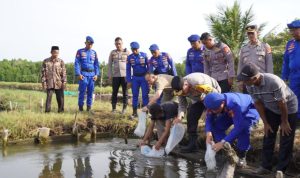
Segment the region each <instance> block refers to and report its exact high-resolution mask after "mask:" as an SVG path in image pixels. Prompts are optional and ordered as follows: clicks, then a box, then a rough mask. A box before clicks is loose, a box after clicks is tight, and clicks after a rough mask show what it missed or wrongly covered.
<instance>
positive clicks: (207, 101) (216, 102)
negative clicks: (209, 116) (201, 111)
mask: <svg viewBox="0 0 300 178" xmlns="http://www.w3.org/2000/svg"><path fill="white" fill-rule="evenodd" d="M223 101H225V96H224V94H221V93H209V94H208V95H206V96H205V98H204V106H205V107H206V108H207V109H212V110H216V109H219V108H220V106H221V104H222V102H223Z"/></svg>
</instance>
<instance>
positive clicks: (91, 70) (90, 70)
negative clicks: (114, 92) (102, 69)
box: [81, 69, 95, 72]
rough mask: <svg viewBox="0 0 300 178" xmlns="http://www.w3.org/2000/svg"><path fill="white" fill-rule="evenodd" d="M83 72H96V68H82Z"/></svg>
mask: <svg viewBox="0 0 300 178" xmlns="http://www.w3.org/2000/svg"><path fill="white" fill-rule="evenodd" d="M81 71H82V72H94V71H95V70H94V69H81Z"/></svg>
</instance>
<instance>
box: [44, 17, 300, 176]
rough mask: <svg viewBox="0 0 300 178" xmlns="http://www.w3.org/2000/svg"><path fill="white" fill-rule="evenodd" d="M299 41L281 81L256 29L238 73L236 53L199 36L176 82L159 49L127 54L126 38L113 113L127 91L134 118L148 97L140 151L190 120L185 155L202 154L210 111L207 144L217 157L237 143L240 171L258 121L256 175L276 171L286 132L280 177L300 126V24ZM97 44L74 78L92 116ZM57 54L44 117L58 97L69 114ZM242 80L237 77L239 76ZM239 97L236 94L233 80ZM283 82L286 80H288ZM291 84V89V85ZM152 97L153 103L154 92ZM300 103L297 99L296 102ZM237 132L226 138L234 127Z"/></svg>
mask: <svg viewBox="0 0 300 178" xmlns="http://www.w3.org/2000/svg"><path fill="white" fill-rule="evenodd" d="M287 26H288V28H289V29H290V32H291V35H292V36H293V39H292V40H290V41H289V42H288V43H287V46H286V51H285V54H284V62H283V67H282V79H281V78H280V77H278V76H276V75H274V74H273V59H272V51H271V47H270V46H269V45H268V44H267V43H264V42H261V41H260V40H259V39H258V27H257V26H256V25H248V26H247V27H246V35H247V37H248V39H249V42H248V43H247V44H245V45H244V46H243V47H242V48H241V50H240V55H239V61H238V68H237V73H236V72H235V68H234V59H233V55H232V53H231V50H230V48H229V47H228V46H227V45H226V44H224V43H222V42H217V41H215V40H214V38H213V36H212V35H211V34H209V33H207V32H205V33H203V34H202V35H201V36H198V35H191V36H190V37H189V38H188V41H189V42H190V44H191V48H190V49H189V50H188V52H187V56H186V61H185V66H186V76H185V77H179V76H177V72H176V68H175V64H174V61H173V60H172V58H171V57H170V55H169V54H168V53H166V52H161V51H160V49H159V47H158V45H156V44H153V45H151V46H150V48H149V50H150V52H151V54H152V56H151V58H148V56H147V54H146V53H144V52H141V51H139V48H140V46H139V43H137V42H132V43H130V47H131V54H130V52H129V50H127V49H126V48H123V42H122V39H121V38H120V37H117V38H116V39H115V46H116V49H115V50H113V51H111V53H110V55H109V60H108V77H109V79H110V80H112V87H113V93H112V100H111V104H112V112H114V113H115V112H116V104H117V95H118V90H119V87H120V86H122V90H123V109H122V113H124V112H125V111H126V108H127V105H128V92H127V90H128V89H129V88H131V89H132V108H133V113H132V118H134V117H136V116H137V109H138V107H139V92H140V89H141V91H142V102H141V104H142V111H144V112H147V111H148V112H149V113H150V115H151V122H150V125H149V126H148V129H147V131H146V133H145V136H144V138H143V139H142V141H141V145H143V144H147V143H149V142H150V141H151V135H152V134H153V128H154V127H156V128H157V130H158V137H159V140H158V141H157V142H156V144H155V148H156V149H159V148H160V147H161V146H162V145H164V144H165V143H166V140H167V138H168V135H169V133H170V128H171V126H172V124H176V123H179V122H181V120H182V119H183V118H184V117H185V115H186V118H187V133H188V136H189V142H188V144H187V145H186V146H184V147H182V148H181V151H182V152H195V151H198V144H197V140H198V131H197V128H198V121H199V119H200V117H201V115H202V113H203V112H204V111H205V110H206V119H205V132H206V142H207V144H212V147H213V149H214V150H215V151H219V150H221V149H222V148H223V145H224V143H225V142H229V143H234V142H235V141H236V140H237V144H236V147H237V153H238V156H239V158H240V160H239V166H241V167H244V166H245V165H246V154H247V151H248V150H249V149H250V133H251V130H252V127H253V126H255V125H256V124H257V123H258V120H259V118H261V119H262V121H263V124H264V134H265V135H264V139H263V153H262V164H261V167H259V168H258V170H257V173H258V174H263V173H269V172H270V171H272V158H273V152H274V146H275V141H276V135H277V132H278V129H279V128H280V149H279V160H278V164H277V167H276V170H279V171H282V172H285V171H286V169H287V166H288V164H289V161H290V159H291V156H292V151H293V143H294V136H295V130H296V122H297V121H299V119H300V114H299V113H298V111H299V109H298V100H299V99H300V82H299V81H300V80H298V78H300V62H299V61H300V20H295V21H293V22H291V23H289V24H288V25H287ZM93 43H94V40H93V39H92V38H91V37H89V36H88V37H87V38H86V42H85V44H86V47H85V48H83V49H80V50H78V51H77V54H76V60H75V65H74V68H75V74H76V76H78V78H79V97H78V107H79V110H80V111H83V105H84V95H85V94H86V93H87V101H86V105H87V110H90V109H91V106H92V95H93V90H94V82H95V81H96V80H97V77H98V76H99V63H98V57H97V53H96V52H95V51H94V50H92V49H91V48H92V45H93ZM58 50H59V49H58V47H57V46H54V47H52V50H51V54H52V56H51V57H50V58H48V59H45V60H44V63H43V70H42V73H43V75H42V83H43V87H44V88H45V89H47V102H46V112H49V111H50V104H49V103H50V102H51V96H52V93H53V92H54V91H55V92H56V96H57V100H58V105H59V108H58V111H59V112H62V111H63V92H61V91H63V89H64V87H65V86H66V70H65V67H64V63H63V61H62V60H61V59H59V58H58ZM236 74H237V75H236ZM235 79H237V81H238V88H239V90H240V92H241V93H237V92H232V88H233V83H234V80H235ZM284 80H285V81H284ZM287 81H288V82H289V86H288V85H287ZM151 86H152V87H153V88H154V90H155V93H154V95H153V96H152V97H151V98H149V89H150V87H151ZM297 97H298V98H297ZM232 125H233V129H232V130H230V132H229V133H228V134H226V133H227V132H226V131H227V130H228V128H229V127H231V126H232Z"/></svg>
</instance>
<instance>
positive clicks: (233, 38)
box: [206, 1, 266, 59]
mask: <svg viewBox="0 0 300 178" xmlns="http://www.w3.org/2000/svg"><path fill="white" fill-rule="evenodd" d="M206 20H207V22H208V25H209V27H210V31H211V33H212V35H213V36H214V37H215V38H216V39H217V40H220V41H222V42H224V43H226V44H227V45H228V46H229V47H230V48H231V50H232V52H233V55H234V57H235V59H236V58H237V57H238V53H239V50H240V49H241V47H242V45H243V43H245V41H246V39H247V38H246V31H245V28H246V26H247V25H248V24H251V23H252V22H253V20H254V14H253V11H252V6H251V7H250V8H249V9H248V10H246V11H245V12H244V13H243V12H242V10H241V6H240V4H239V2H238V1H235V2H234V4H233V6H232V7H225V6H219V7H218V12H217V14H209V15H207V17H206ZM265 25H266V24H265V23H263V24H260V26H259V29H258V31H259V32H260V31H262V30H263V28H264V27H265Z"/></svg>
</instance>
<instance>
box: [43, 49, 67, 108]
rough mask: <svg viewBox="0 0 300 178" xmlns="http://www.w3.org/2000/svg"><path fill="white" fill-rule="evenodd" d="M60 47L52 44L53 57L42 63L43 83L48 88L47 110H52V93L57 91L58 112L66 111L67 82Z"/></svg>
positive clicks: (44, 87)
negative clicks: (65, 92)
mask: <svg viewBox="0 0 300 178" xmlns="http://www.w3.org/2000/svg"><path fill="white" fill-rule="evenodd" d="M58 55H59V47H58V46H52V48H51V57H49V58H47V59H45V60H44V62H43V65H42V85H43V89H46V90H47V99H46V109H45V112H50V111H51V100H52V94H53V92H55V94H56V100H57V104H58V112H63V111H64V89H65V87H66V83H67V75H66V67H65V63H64V61H63V60H62V59H60V58H58Z"/></svg>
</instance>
